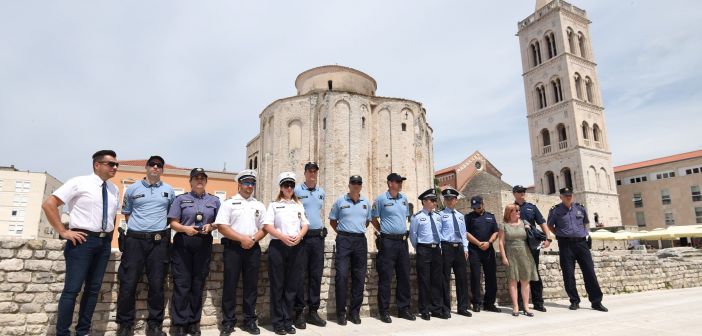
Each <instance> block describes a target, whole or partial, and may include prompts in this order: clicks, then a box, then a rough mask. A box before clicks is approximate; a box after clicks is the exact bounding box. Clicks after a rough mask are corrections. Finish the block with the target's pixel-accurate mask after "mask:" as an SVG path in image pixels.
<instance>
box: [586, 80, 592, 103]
mask: <svg viewBox="0 0 702 336" xmlns="http://www.w3.org/2000/svg"><path fill="white" fill-rule="evenodd" d="M585 94H586V95H587V102H588V103H592V101H593V98H592V80H591V79H590V77H585Z"/></svg>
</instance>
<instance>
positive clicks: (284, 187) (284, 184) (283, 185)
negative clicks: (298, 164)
mask: <svg viewBox="0 0 702 336" xmlns="http://www.w3.org/2000/svg"><path fill="white" fill-rule="evenodd" d="M280 187H281V188H283V189H287V188H290V189H292V188H295V183H283V184H281V185H280Z"/></svg>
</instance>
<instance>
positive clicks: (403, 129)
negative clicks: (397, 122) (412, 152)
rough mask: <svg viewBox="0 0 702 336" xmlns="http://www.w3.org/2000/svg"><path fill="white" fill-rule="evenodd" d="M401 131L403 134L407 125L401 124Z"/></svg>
mask: <svg viewBox="0 0 702 336" xmlns="http://www.w3.org/2000/svg"><path fill="white" fill-rule="evenodd" d="M402 131H403V132H404V131H407V124H405V123H402Z"/></svg>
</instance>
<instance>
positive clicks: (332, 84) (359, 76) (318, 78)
mask: <svg viewBox="0 0 702 336" xmlns="http://www.w3.org/2000/svg"><path fill="white" fill-rule="evenodd" d="M295 87H296V88H297V94H298V95H306V94H308V93H312V92H319V91H344V92H352V93H359V94H362V95H366V96H374V95H375V90H376V89H377V88H378V85H377V84H376V82H375V79H373V77H371V76H369V75H367V74H365V73H363V72H361V71H358V70H356V69H353V68H349V67H345V66H340V65H323V66H320V67H316V68H312V69H309V70H307V71H304V72H303V73H301V74H299V75H298V76H297V79H295Z"/></svg>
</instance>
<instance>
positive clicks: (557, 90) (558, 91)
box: [551, 78, 563, 103]
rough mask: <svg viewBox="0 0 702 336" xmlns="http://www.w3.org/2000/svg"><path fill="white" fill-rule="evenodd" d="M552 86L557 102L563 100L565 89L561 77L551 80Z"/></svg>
mask: <svg viewBox="0 0 702 336" xmlns="http://www.w3.org/2000/svg"><path fill="white" fill-rule="evenodd" d="M551 87H552V88H553V97H554V100H555V101H556V103H558V102H560V101H563V90H562V88H561V79H560V78H556V79H554V80H552V81H551Z"/></svg>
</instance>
